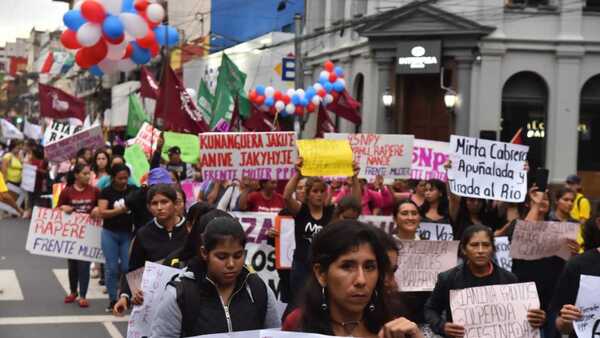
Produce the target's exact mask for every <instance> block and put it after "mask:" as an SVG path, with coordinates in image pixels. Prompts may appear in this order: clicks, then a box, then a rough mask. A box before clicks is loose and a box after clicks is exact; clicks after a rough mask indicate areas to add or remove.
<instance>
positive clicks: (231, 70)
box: [210, 53, 249, 129]
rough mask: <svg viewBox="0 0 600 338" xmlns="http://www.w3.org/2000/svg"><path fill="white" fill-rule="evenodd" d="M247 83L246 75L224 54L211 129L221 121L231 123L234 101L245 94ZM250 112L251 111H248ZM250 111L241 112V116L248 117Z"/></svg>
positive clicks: (218, 78) (213, 106)
mask: <svg viewBox="0 0 600 338" xmlns="http://www.w3.org/2000/svg"><path fill="white" fill-rule="evenodd" d="M245 83H246V74H245V73H243V72H242V71H240V70H239V68H238V67H237V66H236V65H235V63H233V62H232V61H231V59H229V57H228V56H227V55H226V54H225V53H223V57H222V58H221V66H220V67H219V76H218V77H217V89H216V90H215V99H214V101H213V105H212V112H213V116H212V119H211V120H210V128H211V129H213V128H214V127H215V125H216V124H217V123H218V122H219V121H220V120H225V121H227V122H228V123H229V122H231V115H232V112H233V108H234V100H235V99H236V98H237V97H238V96H240V93H242V94H243V92H244V84H245ZM248 111H249V109H248ZM248 111H246V110H244V112H243V114H242V110H240V115H242V116H247V115H248Z"/></svg>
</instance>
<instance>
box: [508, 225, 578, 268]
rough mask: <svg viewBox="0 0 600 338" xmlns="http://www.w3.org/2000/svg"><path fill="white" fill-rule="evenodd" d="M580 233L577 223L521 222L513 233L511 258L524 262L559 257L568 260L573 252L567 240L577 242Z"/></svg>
mask: <svg viewBox="0 0 600 338" xmlns="http://www.w3.org/2000/svg"><path fill="white" fill-rule="evenodd" d="M578 233H579V224H577V223H568V222H527V221H522V220H519V221H518V222H517V224H516V225H515V230H514V232H513V236H512V243H511V245H510V256H511V257H512V258H513V259H523V260H537V259H541V258H545V257H552V256H558V257H560V258H562V259H564V260H568V259H569V258H570V257H571V251H570V250H569V246H568V244H567V239H572V240H576V239H577V234H578Z"/></svg>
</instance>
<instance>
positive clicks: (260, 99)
mask: <svg viewBox="0 0 600 338" xmlns="http://www.w3.org/2000/svg"><path fill="white" fill-rule="evenodd" d="M255 102H256V104H257V105H259V106H260V105H261V104H263V103H264V102H265V96H264V95H258V96H257V97H256V100H255Z"/></svg>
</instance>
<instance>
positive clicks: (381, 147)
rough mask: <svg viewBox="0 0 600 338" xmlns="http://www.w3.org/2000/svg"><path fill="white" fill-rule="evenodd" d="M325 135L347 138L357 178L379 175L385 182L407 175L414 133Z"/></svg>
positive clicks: (369, 177) (329, 137)
mask: <svg viewBox="0 0 600 338" xmlns="http://www.w3.org/2000/svg"><path fill="white" fill-rule="evenodd" d="M325 139H330V140H348V142H349V143H350V147H351V148H352V154H353V155H354V160H355V161H356V162H357V163H358V165H359V166H360V172H359V174H358V177H360V178H366V179H368V180H373V179H374V178H375V177H376V176H378V175H381V176H383V178H385V179H387V181H388V182H389V181H391V180H393V179H396V178H410V167H411V158H412V152H413V142H414V139H415V137H414V136H413V135H386V134H336V133H326V134H325Z"/></svg>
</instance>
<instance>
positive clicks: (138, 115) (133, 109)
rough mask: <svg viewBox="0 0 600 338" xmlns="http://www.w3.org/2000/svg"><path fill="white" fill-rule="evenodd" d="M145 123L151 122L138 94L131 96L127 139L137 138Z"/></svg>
mask: <svg viewBox="0 0 600 338" xmlns="http://www.w3.org/2000/svg"><path fill="white" fill-rule="evenodd" d="M144 122H150V120H148V116H147V115H146V113H145V112H144V108H143V107H142V103H141V102H140V98H139V97H138V96H137V95H136V94H130V95H129V115H128V116H127V132H126V136H127V137H135V136H136V135H137V133H138V131H139V130H140V128H141V127H142V124H144Z"/></svg>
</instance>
